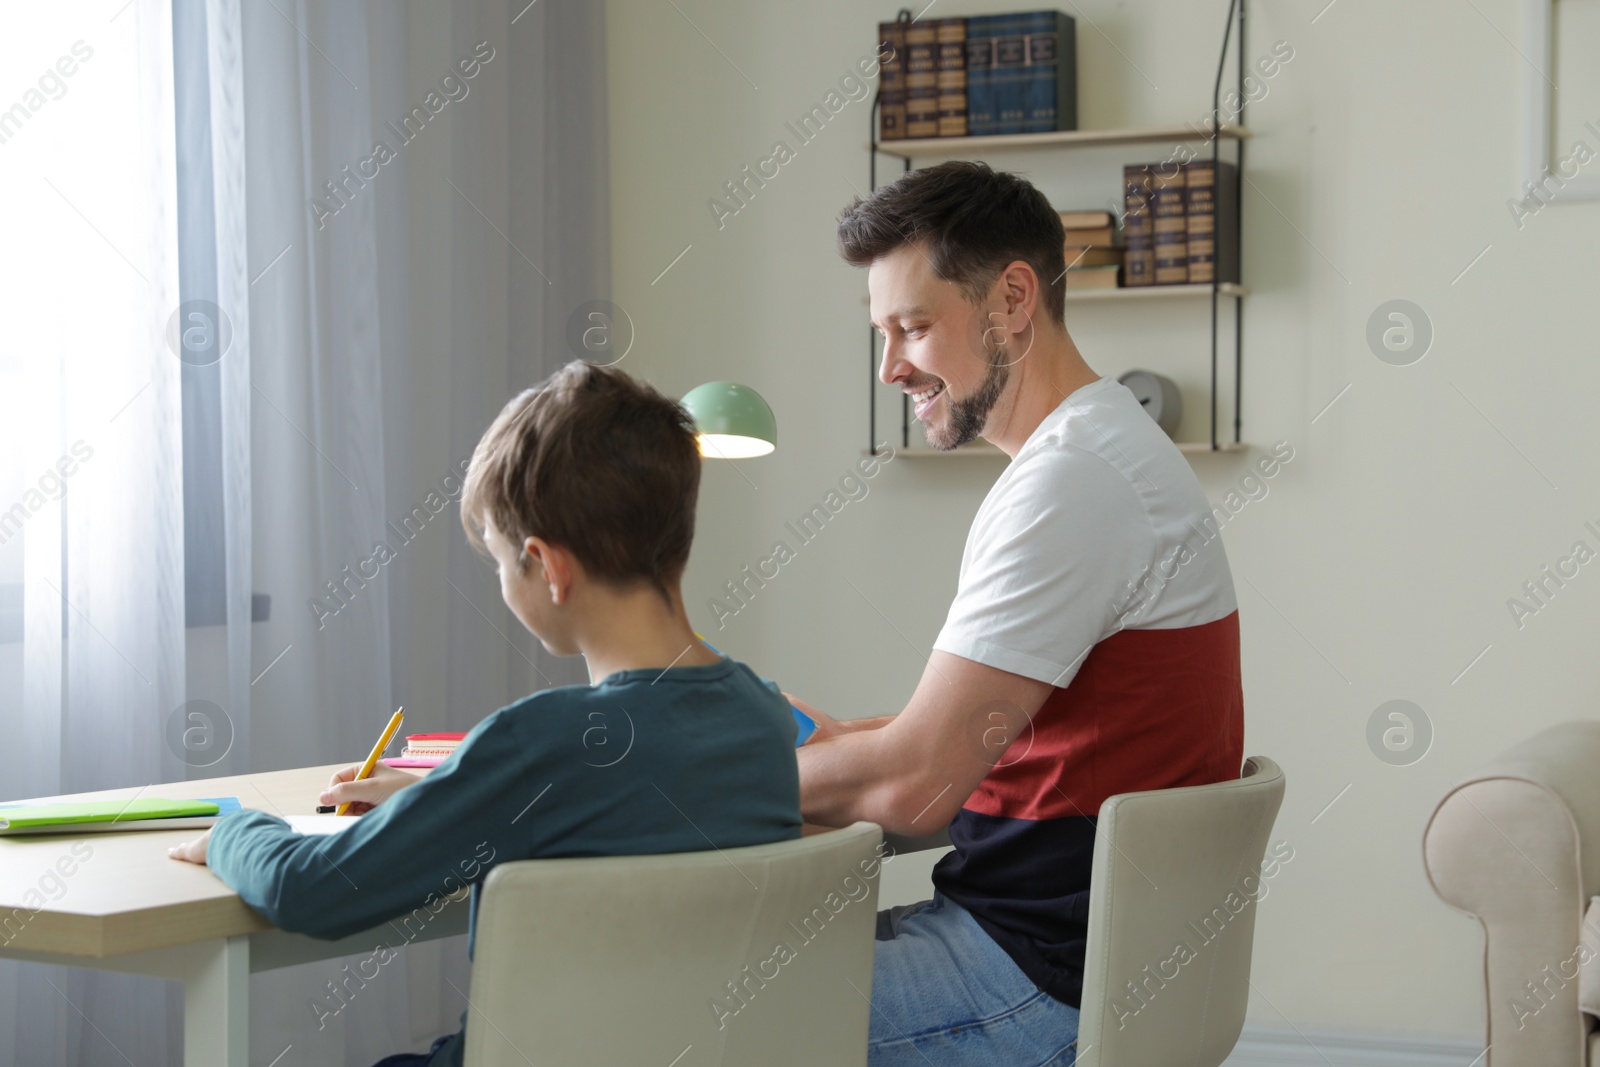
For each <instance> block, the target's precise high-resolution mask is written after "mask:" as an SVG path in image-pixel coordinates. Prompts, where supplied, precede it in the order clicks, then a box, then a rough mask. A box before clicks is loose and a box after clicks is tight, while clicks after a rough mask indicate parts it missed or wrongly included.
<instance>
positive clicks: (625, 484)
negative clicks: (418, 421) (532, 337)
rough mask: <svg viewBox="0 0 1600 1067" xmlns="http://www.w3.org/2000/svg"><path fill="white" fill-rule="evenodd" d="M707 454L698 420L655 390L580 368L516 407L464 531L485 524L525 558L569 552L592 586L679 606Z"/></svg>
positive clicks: (469, 502) (482, 463)
mask: <svg viewBox="0 0 1600 1067" xmlns="http://www.w3.org/2000/svg"><path fill="white" fill-rule="evenodd" d="M699 492H700V449H699V445H698V444H697V443H696V438H695V427H694V421H693V420H692V419H691V418H690V417H689V414H688V413H687V412H686V411H684V409H683V408H682V407H681V406H680V405H679V404H677V403H675V402H674V401H672V400H669V399H668V398H667V397H665V396H662V395H661V394H660V393H659V392H657V391H656V390H655V389H653V388H652V387H650V386H649V385H646V384H645V383H643V382H640V381H637V380H636V379H634V378H632V377H630V376H629V375H627V374H625V373H624V372H622V371H620V370H616V369H615V368H612V367H597V366H594V365H593V364H590V363H585V362H584V361H582V360H575V361H573V362H571V363H568V364H567V365H566V366H565V367H562V368H561V369H560V370H559V371H557V372H556V373H554V374H552V375H551V376H550V377H549V378H547V379H545V380H544V381H543V382H542V383H540V384H539V385H537V386H535V387H534V388H532V389H528V390H526V391H524V392H523V393H522V394H521V395H519V396H517V397H516V398H515V399H514V400H512V401H511V402H510V403H509V404H507V405H506V406H505V407H504V408H503V409H502V410H501V412H500V414H499V415H498V416H497V417H496V418H495V420H494V422H493V424H491V425H490V427H489V429H488V430H487V431H486V432H485V433H484V435H483V439H482V440H481V441H479V442H478V447H477V448H476V449H475V450H474V451H473V454H472V463H471V465H470V466H469V467H468V469H467V477H466V485H465V487H464V488H463V489H462V494H461V524H462V525H463V526H464V527H466V530H467V537H468V539H469V540H470V541H471V542H472V543H473V545H474V546H476V547H477V548H478V549H479V550H480V551H485V552H486V551H487V549H486V548H485V547H484V543H483V528H484V523H485V522H492V523H493V524H494V528H495V530H496V531H498V532H499V533H500V534H501V535H502V536H504V537H505V538H506V540H507V541H509V542H510V543H511V544H512V545H513V546H516V547H517V548H518V552H519V555H518V566H519V567H526V566H527V565H528V561H529V559H530V558H531V557H529V556H528V555H527V554H526V553H524V552H522V551H521V546H522V544H523V542H524V541H525V540H526V539H527V538H529V537H539V538H542V539H544V540H545V541H548V542H550V543H551V544H556V545H560V546H561V547H563V548H565V549H567V550H568V551H569V552H571V553H572V554H573V555H574V556H576V557H577V559H578V562H579V563H581V564H583V568H584V570H585V571H586V572H587V573H588V575H589V576H590V577H591V578H594V579H596V580H597V581H601V582H604V583H606V584H609V585H615V586H627V585H633V584H635V583H637V582H648V583H650V584H651V585H653V586H654V587H655V588H656V589H658V590H659V591H660V592H661V594H662V596H664V597H665V598H666V599H667V600H668V601H669V602H670V601H671V600H672V599H673V597H674V595H675V593H676V591H677V583H678V580H679V579H680V578H681V577H682V576H683V569H684V567H685V566H686V565H687V564H688V562H689V546H690V543H691V542H692V541H693V540H694V509H695V501H696V498H697V497H698V496H699Z"/></svg>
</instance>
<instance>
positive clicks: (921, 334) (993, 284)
mask: <svg viewBox="0 0 1600 1067" xmlns="http://www.w3.org/2000/svg"><path fill="white" fill-rule="evenodd" d="M1064 241H1065V233H1064V231H1063V230H1062V228H1061V217H1060V215H1059V214H1057V212H1056V210H1055V209H1054V208H1053V207H1051V206H1050V201H1049V200H1048V199H1046V197H1045V195H1044V194H1043V193H1041V192H1040V191H1039V190H1038V189H1036V188H1034V187H1033V186H1032V185H1031V184H1029V183H1028V182H1027V180H1025V179H1023V178H1020V177H1018V176H1017V175H1015V174H1006V173H1003V172H996V171H994V170H991V169H990V168H989V167H988V166H986V165H984V164H982V163H967V162H951V163H942V164H940V165H938V166H936V167H929V168H927V169H925V170H914V171H911V172H910V173H908V174H907V175H906V176H905V177H903V178H900V179H898V180H897V181H894V182H891V183H890V184H888V185H886V186H883V187H882V188H880V189H877V190H876V191H874V192H873V193H872V195H871V196H869V197H867V198H865V199H858V200H856V201H855V202H854V203H852V204H851V205H850V206H849V207H847V208H845V210H844V212H843V214H841V215H840V216H839V228H838V242H839V253H840V254H841V255H842V256H843V257H844V258H845V260H847V261H848V262H850V263H852V264H854V265H855V266H858V267H866V268H868V270H867V288H868V291H869V293H870V295H871V305H872V308H871V310H872V322H873V325H874V326H876V327H877V328H878V329H879V330H880V331H881V332H882V333H883V336H884V349H883V365H882V367H881V368H880V370H879V377H880V378H881V379H882V380H883V381H884V382H885V383H886V384H890V385H895V384H898V385H899V386H900V387H901V389H902V390H903V391H905V392H906V393H907V394H910V395H911V396H912V397H913V400H914V401H915V402H916V405H917V417H918V418H919V419H921V420H922V421H923V423H924V428H925V430H926V432H927V435H928V440H929V442H930V443H931V444H932V445H934V447H936V448H954V447H956V446H957V445H961V444H965V443H966V442H968V441H970V440H972V439H973V438H974V437H976V436H978V434H979V433H980V432H981V431H982V430H983V429H984V425H985V421H986V419H987V417H988V415H989V412H990V410H991V409H992V408H993V407H994V406H995V404H996V402H997V401H998V400H999V399H1000V397H1001V395H1002V393H1003V392H1004V390H1005V387H1006V383H1007V381H1008V379H1009V377H1010V368H1011V367H1012V366H1013V365H1015V364H1016V363H1017V362H1019V361H1020V360H1021V359H1022V358H1023V357H1024V356H1025V355H1026V354H1027V351H1028V350H1029V349H1030V348H1031V347H1032V345H1033V341H1034V330H1035V329H1036V328H1037V329H1048V330H1064V329H1065V307H1066V298H1065V292H1066V279H1065V274H1066V260H1065V258H1064V255H1063V244H1064ZM946 393H947V394H948V395H946Z"/></svg>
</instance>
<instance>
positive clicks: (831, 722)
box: [783, 693, 848, 748]
mask: <svg viewBox="0 0 1600 1067" xmlns="http://www.w3.org/2000/svg"><path fill="white" fill-rule="evenodd" d="M783 697H784V699H785V700H787V701H788V702H789V703H791V704H793V705H794V706H795V707H796V708H798V709H799V710H800V713H801V714H802V715H804V716H805V717H806V718H808V719H810V720H811V721H812V722H814V723H816V724H817V728H816V729H815V730H813V731H812V732H811V736H810V737H808V738H806V739H805V743H804V744H803V745H802V746H801V747H802V748H803V747H805V745H809V744H811V743H812V742H813V741H826V740H828V739H829V738H832V737H838V736H839V735H840V734H843V733H847V732H848V731H846V730H845V729H844V727H842V726H840V725H839V720H837V719H835V718H832V717H831V716H829V715H828V714H827V713H826V712H822V711H818V710H817V709H816V708H814V707H812V706H811V705H810V704H807V703H806V702H805V701H804V700H801V699H800V698H799V697H797V696H795V695H794V694H793V693H785V694H783Z"/></svg>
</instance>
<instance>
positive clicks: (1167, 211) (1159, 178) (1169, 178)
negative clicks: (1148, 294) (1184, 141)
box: [1150, 162, 1189, 285]
mask: <svg viewBox="0 0 1600 1067" xmlns="http://www.w3.org/2000/svg"><path fill="white" fill-rule="evenodd" d="M1183 168H1184V165H1183V164H1181V163H1174V162H1167V163H1157V164H1154V165H1153V166H1152V167H1151V168H1150V170H1151V179H1150V186H1151V189H1152V190H1153V193H1154V198H1155V267H1156V269H1155V283H1156V284H1157V285H1183V284H1184V283H1186V282H1188V280H1189V235H1188V224H1187V221H1186V219H1185V217H1184V208H1183V197H1184V191H1185V189H1184V182H1183Z"/></svg>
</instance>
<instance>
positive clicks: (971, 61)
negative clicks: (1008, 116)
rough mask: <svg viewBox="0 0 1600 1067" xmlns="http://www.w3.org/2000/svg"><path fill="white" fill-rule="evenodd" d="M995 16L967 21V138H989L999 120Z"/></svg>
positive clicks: (979, 17)
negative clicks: (993, 83) (994, 75)
mask: <svg viewBox="0 0 1600 1067" xmlns="http://www.w3.org/2000/svg"><path fill="white" fill-rule="evenodd" d="M995 21H996V16H994V15H975V16H972V17H971V18H968V19H967V136H968V137H986V136H988V135H989V134H992V133H994V132H995V126H996V125H997V123H998V121H999V117H998V116H997V115H996V114H995V109H994V92H993V88H992V86H991V85H990V76H991V74H992V73H993V71H994V23H995Z"/></svg>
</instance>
